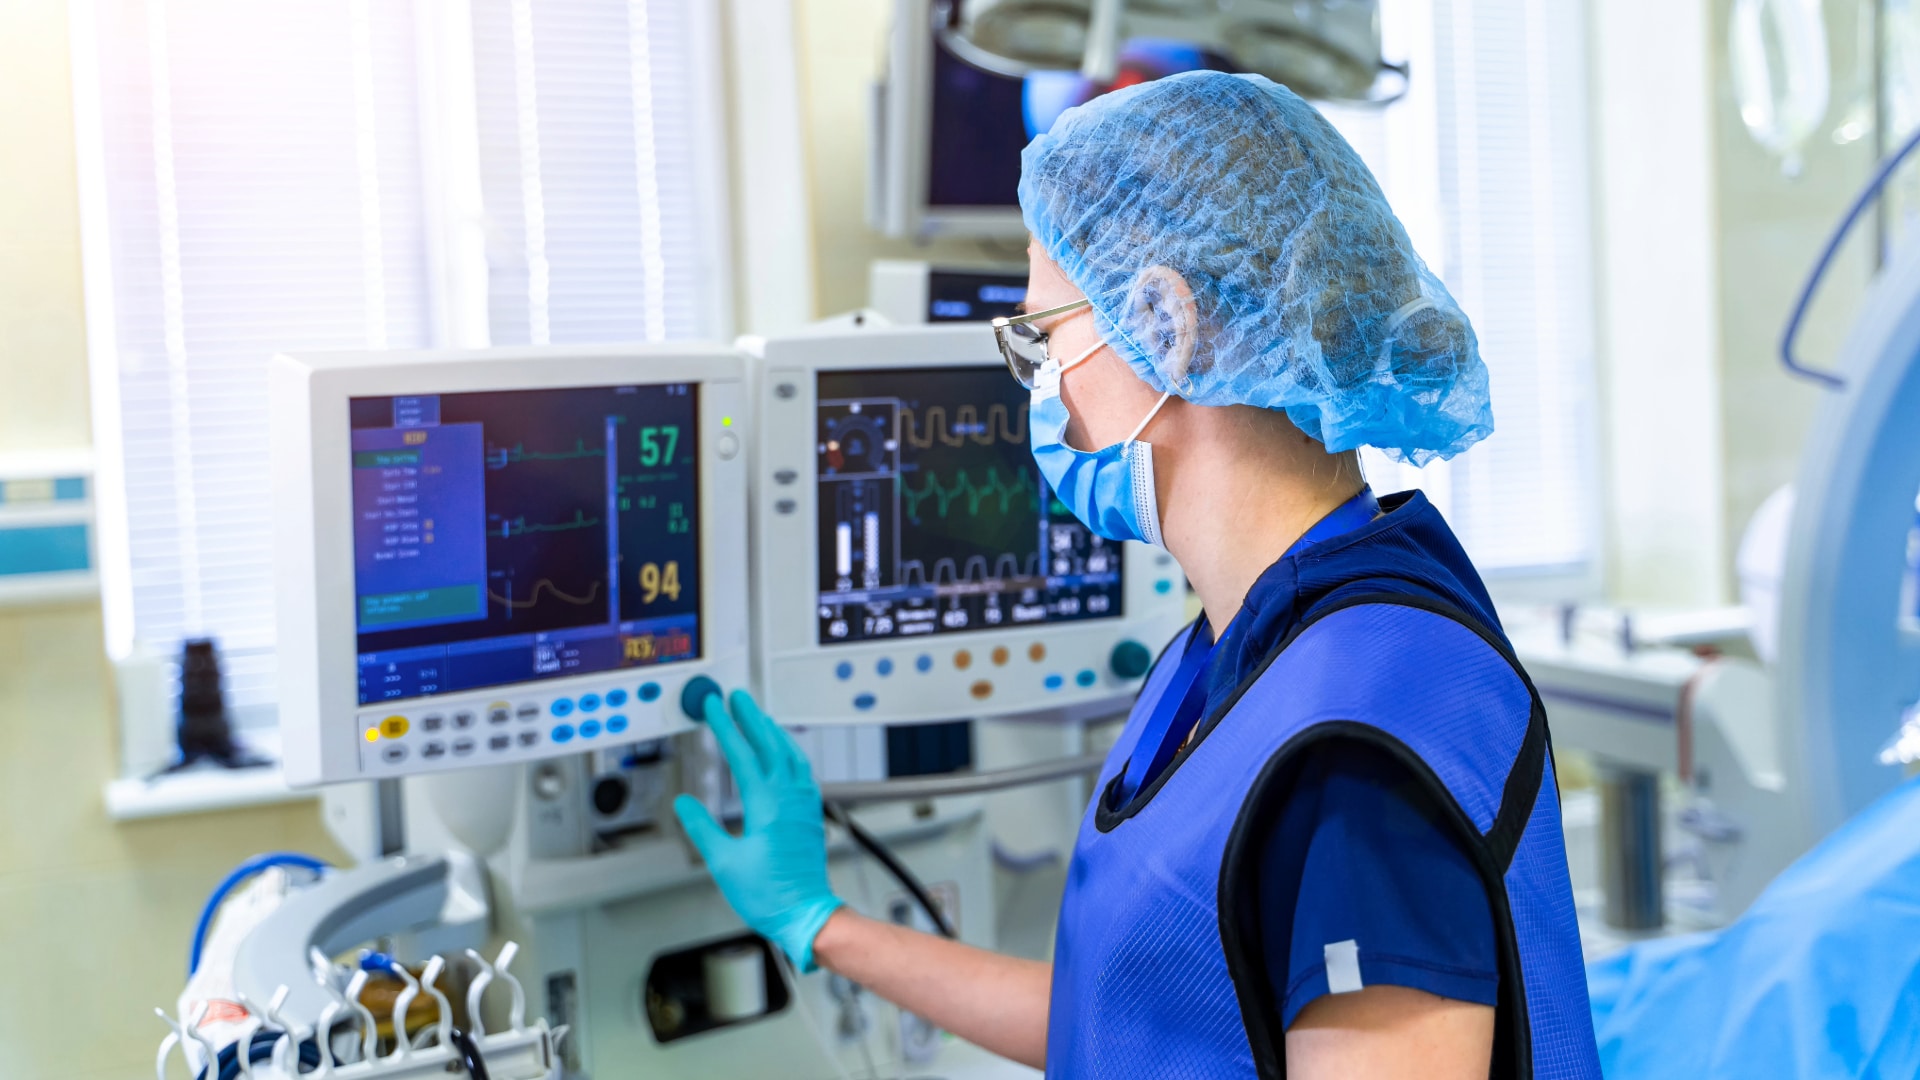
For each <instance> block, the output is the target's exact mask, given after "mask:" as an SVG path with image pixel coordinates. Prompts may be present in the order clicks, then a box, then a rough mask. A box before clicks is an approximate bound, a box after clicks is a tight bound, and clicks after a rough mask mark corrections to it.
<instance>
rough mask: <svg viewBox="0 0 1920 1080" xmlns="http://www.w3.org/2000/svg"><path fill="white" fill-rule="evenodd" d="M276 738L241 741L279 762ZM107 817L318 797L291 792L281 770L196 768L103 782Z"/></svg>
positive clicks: (249, 736)
mask: <svg viewBox="0 0 1920 1080" xmlns="http://www.w3.org/2000/svg"><path fill="white" fill-rule="evenodd" d="M278 736H279V732H277V731H271V730H270V731H265V732H245V733H243V734H242V738H243V739H244V741H245V742H246V743H247V745H248V747H249V748H250V749H252V750H254V751H255V752H256V753H260V754H262V755H264V756H266V757H269V758H272V759H273V760H274V761H276V762H277V761H278V760H279V758H280V754H279V750H280V746H279V737H278ZM104 794H105V799H106V804H107V817H108V818H110V819H112V820H114V821H139V820H143V819H146V818H157V817H174V816H177V815H180V814H200V813H207V812H209V811H215V810H238V809H242V808H244V807H249V806H267V805H271V804H274V803H290V802H300V801H304V800H307V799H312V798H315V797H317V795H318V794H319V793H318V792H317V791H311V790H309V791H296V790H294V789H293V788H290V787H288V786H287V781H286V778H285V777H284V776H283V775H282V774H281V772H280V766H279V765H277V764H275V765H269V766H265V767H262V768H257V769H222V768H220V767H218V766H216V765H199V766H196V767H194V768H192V769H189V770H187V771H185V772H179V773H174V774H172V775H170V776H163V777H159V778H156V779H148V778H146V777H140V776H130V777H122V778H121V779H118V780H110V781H108V782H107V785H106V789H105V792H104Z"/></svg>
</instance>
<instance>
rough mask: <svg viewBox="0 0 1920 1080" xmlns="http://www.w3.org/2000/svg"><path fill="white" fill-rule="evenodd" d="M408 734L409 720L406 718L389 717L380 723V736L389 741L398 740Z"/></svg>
mask: <svg viewBox="0 0 1920 1080" xmlns="http://www.w3.org/2000/svg"><path fill="white" fill-rule="evenodd" d="M406 733H407V718H406V717H404V716H389V717H387V718H386V719H385V720H382V721H380V734H382V735H385V736H386V737H387V738H389V739H397V738H399V737H400V736H402V735H405V734H406Z"/></svg>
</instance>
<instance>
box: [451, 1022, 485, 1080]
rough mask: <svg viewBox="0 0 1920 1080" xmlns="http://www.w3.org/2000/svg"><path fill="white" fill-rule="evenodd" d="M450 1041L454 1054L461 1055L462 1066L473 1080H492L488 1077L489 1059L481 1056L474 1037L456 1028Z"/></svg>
mask: <svg viewBox="0 0 1920 1080" xmlns="http://www.w3.org/2000/svg"><path fill="white" fill-rule="evenodd" d="M448 1041H449V1042H451V1043H452V1044H453V1050H454V1053H457V1054H459V1055H460V1064H461V1065H463V1066H465V1067H466V1070H467V1075H468V1076H469V1077H471V1078H472V1080H492V1078H491V1077H489V1076H488V1075H487V1059H486V1058H484V1057H481V1056H480V1048H479V1047H478V1046H476V1045H474V1041H473V1036H472V1035H470V1034H468V1033H467V1032H465V1031H462V1030H461V1029H459V1028H454V1029H453V1030H452V1033H451V1034H450V1035H449V1036H448Z"/></svg>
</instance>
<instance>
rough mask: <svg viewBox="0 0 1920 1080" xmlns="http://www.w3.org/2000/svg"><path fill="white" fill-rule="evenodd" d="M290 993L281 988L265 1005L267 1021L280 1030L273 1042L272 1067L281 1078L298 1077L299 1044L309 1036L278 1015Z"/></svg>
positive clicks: (304, 1027)
mask: <svg viewBox="0 0 1920 1080" xmlns="http://www.w3.org/2000/svg"><path fill="white" fill-rule="evenodd" d="M289 993H291V991H290V990H289V989H288V988H287V987H285V986H281V987H280V988H279V989H278V990H275V991H274V992H273V1000H272V1001H269V1002H268V1003H267V1019H269V1020H271V1021H273V1024H274V1026H275V1027H278V1028H279V1029H280V1037H279V1038H278V1039H275V1040H274V1042H273V1058H272V1060H273V1067H274V1070H275V1071H277V1072H279V1073H280V1074H281V1075H282V1076H298V1075H299V1073H300V1044H301V1043H303V1042H306V1041H307V1036H308V1034H309V1032H308V1030H307V1028H306V1026H305V1025H303V1024H297V1023H294V1022H292V1021H289V1020H288V1019H287V1018H286V1017H284V1016H281V1015H280V1009H281V1007H282V1006H284V1005H285V1004H286V1003H287V995H288V994H289Z"/></svg>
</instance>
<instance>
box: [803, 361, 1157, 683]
mask: <svg viewBox="0 0 1920 1080" xmlns="http://www.w3.org/2000/svg"><path fill="white" fill-rule="evenodd" d="M817 390H818V402H819V416H818V423H817V428H818V442H817V446H816V453H817V454H818V457H819V470H818V471H819V478H820V479H819V506H820V523H819V534H818V536H817V537H816V543H817V544H818V563H819V573H820V578H819V598H820V602H819V627H820V638H819V640H820V642H821V644H823V645H830V644H841V643H844V642H850V641H871V640H878V639H883V638H899V637H907V636H912V635H919V634H938V633H948V632H956V631H965V630H983V629H988V628H1005V627H1008V626H1014V625H1021V624H1038V623H1050V622H1069V621H1074V620H1080V619H1101V618H1117V617H1119V616H1120V615H1122V614H1123V612H1122V610H1121V608H1122V594H1121V588H1122V578H1121V573H1120V559H1121V550H1122V545H1121V544H1118V543H1115V542H1113V541H1109V540H1104V539H1101V538H1100V537H1098V536H1095V535H1093V534H1092V533H1091V532H1089V531H1088V530H1087V528H1086V526H1084V525H1082V524H1080V522H1079V521H1078V520H1077V519H1076V518H1075V517H1074V516H1073V514H1072V513H1071V512H1069V511H1068V510H1067V508H1066V507H1065V506H1063V505H1061V503H1060V502H1059V500H1057V499H1055V498H1054V497H1053V493H1052V492H1051V491H1049V490H1047V487H1046V483H1045V481H1044V480H1042V479H1041V477H1040V474H1039V471H1038V470H1037V469H1035V467H1034V464H1033V455H1032V453H1031V452H1030V451H1029V450H1028V448H1027V391H1025V390H1023V389H1021V388H1020V385H1019V384H1018V383H1016V382H1014V381H1013V380H1012V379H1011V378H1009V377H1008V376H1007V373H1006V371H1005V370H1004V369H1002V368H1000V367H997V366H996V367H950V368H894V369H888V370H868V371H823V372H821V373H820V374H819V376H818V383H817Z"/></svg>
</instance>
